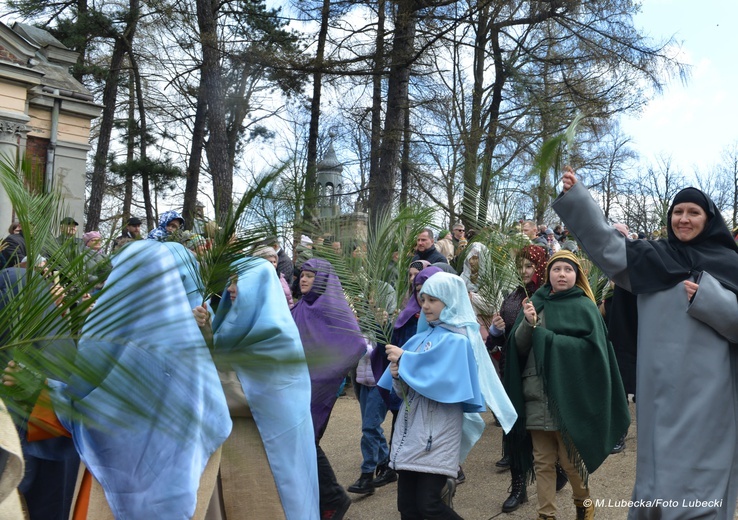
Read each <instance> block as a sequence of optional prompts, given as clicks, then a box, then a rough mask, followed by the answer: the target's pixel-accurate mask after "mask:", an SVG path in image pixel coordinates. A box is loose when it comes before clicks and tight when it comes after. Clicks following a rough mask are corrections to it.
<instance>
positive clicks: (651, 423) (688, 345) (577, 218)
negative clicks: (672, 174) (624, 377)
mask: <svg viewBox="0 0 738 520" xmlns="http://www.w3.org/2000/svg"><path fill="white" fill-rule="evenodd" d="M563 186H564V193H562V194H561V195H559V197H558V198H557V199H556V201H555V202H554V205H553V207H554V209H555V210H556V212H557V213H558V214H559V216H560V217H561V219H562V220H563V221H564V223H565V224H566V226H567V228H568V229H569V230H570V231H571V232H572V233H573V234H574V235H575V236H576V237H577V239H578V240H579V242H580V243H581V245H582V247H583V248H584V249H585V250H586V251H587V253H588V254H589V256H590V257H591V258H592V260H593V261H594V262H595V263H596V264H597V265H598V266H599V267H600V269H602V271H604V272H605V274H607V276H608V277H610V278H611V279H613V280H614V281H615V283H616V285H618V286H620V287H622V288H624V289H626V290H628V291H630V292H631V293H633V294H635V295H637V300H638V347H637V349H638V365H637V368H636V382H637V387H638V407H637V421H638V455H637V460H636V481H635V487H634V489H633V499H634V500H636V501H639V502H638V503H639V504H641V502H640V501H643V504H646V505H645V506H641V507H633V508H631V510H630V511H629V514H628V518H629V519H631V520H633V519H650V518H661V519H665V520H668V519H677V518H679V519H681V518H713V519H725V520H727V519H732V518H733V516H734V514H735V509H736V496H737V495H738V445H737V444H736V439H737V438H738V395H737V393H736V391H735V388H736V385H737V384H738V383H737V382H736V367H737V366H738V351H736V348H735V343H738V298H737V297H736V295H738V269H736V265H738V247H737V246H736V244H735V242H734V240H733V237H732V236H731V234H730V231H729V230H728V227H727V226H726V225H725V221H724V220H723V217H722V216H721V215H720V211H719V210H718V209H717V208H716V207H715V204H714V203H713V202H712V201H711V200H710V198H709V197H707V196H706V195H705V194H704V193H702V192H701V191H699V190H697V189H695V188H686V189H684V190H682V191H680V192H679V193H677V195H676V196H675V197H674V200H673V201H672V204H671V207H670V208H669V211H668V213H667V223H668V226H667V237H666V239H665V240H659V241H651V240H627V239H626V238H625V237H623V236H622V235H621V234H620V233H619V232H618V231H617V230H616V229H614V228H612V227H610V226H609V225H608V224H607V222H606V220H605V218H604V216H603V214H602V211H601V210H600V208H599V207H598V206H597V204H596V203H595V201H594V199H592V197H591V196H590V195H589V193H588V192H587V189H586V188H585V187H584V186H583V185H582V184H581V183H580V182H578V179H577V177H576V175H575V174H574V171H573V170H572V169H571V168H567V170H566V171H565V173H564V176H563ZM672 501H673V502H672Z"/></svg>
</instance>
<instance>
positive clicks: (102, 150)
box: [85, 38, 126, 231]
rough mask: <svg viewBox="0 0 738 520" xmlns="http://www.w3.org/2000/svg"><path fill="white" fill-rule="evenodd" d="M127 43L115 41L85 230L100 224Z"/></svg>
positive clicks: (92, 228)
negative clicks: (120, 76) (109, 152)
mask: <svg viewBox="0 0 738 520" xmlns="http://www.w3.org/2000/svg"><path fill="white" fill-rule="evenodd" d="M125 52H126V45H125V43H124V42H123V39H121V38H119V39H117V40H116V41H115V46H114V47H113V55H112V56H111V58H110V72H109V73H108V77H107V79H106V80H105V88H104V89H103V110H102V119H101V120H100V135H99V137H98V138H97V150H96V151H95V162H94V167H93V170H92V180H91V182H90V201H89V203H88V205H87V221H86V222H85V231H94V230H96V229H97V228H98V227H99V226H100V214H101V213H102V201H103V195H104V194H105V172H106V170H107V166H108V151H109V150H110V136H111V134H112V132H113V123H114V122H115V105H116V103H115V100H116V98H117V96H118V76H119V75H120V68H121V65H122V64H123V57H124V56H125Z"/></svg>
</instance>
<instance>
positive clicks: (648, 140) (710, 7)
mask: <svg viewBox="0 0 738 520" xmlns="http://www.w3.org/2000/svg"><path fill="white" fill-rule="evenodd" d="M643 4H644V5H643V8H642V12H641V14H639V15H638V16H637V17H636V19H635V22H636V25H637V26H638V27H641V28H643V29H644V32H645V33H646V34H650V35H651V36H652V37H653V38H655V39H659V40H665V39H668V38H669V37H670V36H674V38H675V40H676V41H677V42H681V46H680V48H679V49H678V52H679V54H678V55H679V57H680V60H681V61H682V62H685V63H688V64H690V65H691V66H692V68H691V74H690V77H689V78H688V80H687V83H686V84H683V83H682V81H681V80H680V79H678V78H675V79H673V80H672V81H671V82H670V83H669V84H668V85H667V86H666V88H665V90H664V92H663V93H662V94H660V95H656V96H655V97H654V99H653V100H652V101H651V102H650V103H649V104H648V106H647V108H646V109H645V110H644V111H643V113H642V114H641V115H640V116H639V117H637V118H626V119H624V120H623V122H622V129H623V131H624V132H625V133H626V134H628V135H631V136H632V137H633V141H634V143H633V145H634V148H635V149H636V150H637V151H638V153H639V154H640V155H641V159H642V161H643V162H645V163H647V164H648V163H653V162H654V161H655V158H656V157H657V156H659V155H663V156H671V158H672V165H673V166H675V167H677V168H679V169H681V170H682V171H683V172H684V173H686V174H690V173H691V172H692V171H693V170H695V168H697V169H699V170H700V171H703V172H704V171H707V170H708V169H709V168H710V167H711V166H712V165H714V164H715V163H717V162H719V161H720V154H721V152H722V150H723V149H725V148H726V147H728V146H730V145H732V144H734V143H735V142H737V141H738V99H737V95H738V72H737V70H736V69H737V65H736V64H737V63H738V56H736V53H737V52H738V2H736V0H702V1H700V2H690V1H687V0H644V1H643ZM675 52H676V49H675Z"/></svg>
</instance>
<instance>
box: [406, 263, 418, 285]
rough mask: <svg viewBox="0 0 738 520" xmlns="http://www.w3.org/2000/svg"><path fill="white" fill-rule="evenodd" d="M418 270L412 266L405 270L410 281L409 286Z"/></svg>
mask: <svg viewBox="0 0 738 520" xmlns="http://www.w3.org/2000/svg"><path fill="white" fill-rule="evenodd" d="M419 272H420V271H418V270H417V269H415V268H414V267H411V268H410V269H408V270H407V275H408V280H409V282H410V287H412V286H413V282H414V281H415V275H417V274H418V273H419Z"/></svg>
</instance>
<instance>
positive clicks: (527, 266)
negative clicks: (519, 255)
mask: <svg viewBox="0 0 738 520" xmlns="http://www.w3.org/2000/svg"><path fill="white" fill-rule="evenodd" d="M535 272H536V266H535V265H533V262H531V261H530V260H528V259H527V258H523V263H522V265H521V266H520V276H522V277H523V283H524V284H526V285H528V284H529V283H530V281H531V280H532V279H533V274H534V273H535Z"/></svg>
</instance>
